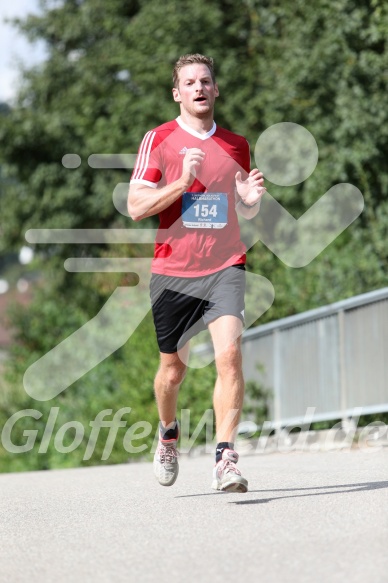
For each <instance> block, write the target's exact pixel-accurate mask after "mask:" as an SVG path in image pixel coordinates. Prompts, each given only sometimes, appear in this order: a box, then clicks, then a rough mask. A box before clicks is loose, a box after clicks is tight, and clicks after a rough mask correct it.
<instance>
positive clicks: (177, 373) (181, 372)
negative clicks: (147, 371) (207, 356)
mask: <svg viewBox="0 0 388 583" xmlns="http://www.w3.org/2000/svg"><path fill="white" fill-rule="evenodd" d="M162 374H163V377H164V380H165V383H166V384H167V385H168V386H170V387H173V386H179V385H180V384H181V383H182V382H183V379H184V378H185V375H186V366H185V365H184V364H183V363H182V364H181V365H179V364H175V365H172V366H168V367H166V368H165V369H164V370H163V371H162Z"/></svg>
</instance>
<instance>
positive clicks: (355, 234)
mask: <svg viewBox="0 0 388 583" xmlns="http://www.w3.org/2000/svg"><path fill="white" fill-rule="evenodd" d="M17 25H18V26H19V28H20V29H21V30H22V31H23V32H24V33H25V34H26V35H27V36H28V38H29V39H30V40H31V41H34V40H38V39H39V40H44V41H45V43H46V47H47V55H48V56H47V59H46V61H45V62H44V63H42V64H41V65H38V66H36V67H34V68H32V69H28V70H25V71H24V73H23V81H22V85H21V87H20V90H19V92H18V96H17V100H16V103H15V104H14V106H13V107H12V108H10V107H8V106H6V105H5V104H3V105H2V106H1V107H0V141H1V153H0V164H1V175H0V197H1V208H2V220H1V228H0V252H2V253H4V252H5V251H7V250H10V249H11V250H12V249H13V250H18V248H19V247H20V246H21V244H22V242H23V237H24V233H25V232H26V231H27V230H28V229H31V228H73V229H85V228H91V229H96V228H113V227H118V228H126V227H131V228H138V227H140V228H144V227H147V226H155V224H156V223H155V219H154V218H151V219H147V220H145V221H142V223H141V224H140V225H139V224H134V223H132V222H130V220H129V218H128V217H126V216H124V215H122V214H119V213H118V212H117V210H116V208H115V206H114V205H113V203H112V193H113V190H114V188H115V186H116V185H117V184H118V183H120V182H121V183H122V182H128V180H129V175H130V170H129V169H128V170H104V169H98V170H96V169H93V168H91V167H90V166H89V165H88V157H89V156H90V155H91V154H95V153H134V152H136V151H137V148H138V145H139V142H140V140H141V138H142V136H143V135H144V133H145V132H146V131H147V130H149V129H150V128H152V127H155V126H156V125H158V124H160V123H163V122H165V121H166V120H168V119H171V118H173V117H175V116H176V115H177V113H178V111H177V108H176V104H175V103H174V102H173V101H172V99H171V72H172V67H173V64H174V62H175V61H176V59H177V58H178V56H179V55H181V54H184V53H188V52H201V53H205V54H210V55H212V56H213V57H214V59H215V63H216V73H217V81H218V84H219V87H220V92H221V95H220V97H219V99H218V101H217V104H216V120H217V123H218V124H219V125H221V126H224V127H227V128H229V129H231V130H233V131H235V132H237V133H241V134H243V135H245V136H246V137H247V139H248V140H249V142H250V144H251V151H252V155H253V153H254V146H255V143H256V140H257V139H258V137H259V135H260V133H261V132H262V131H263V130H265V129H266V128H267V127H269V126H270V125H272V124H274V123H278V122H282V121H292V122H295V123H299V124H301V125H303V126H304V127H306V128H307V129H308V130H309V131H310V132H311V133H312V134H313V136H314V137H315V139H316V141H317V143H318V147H319V155H320V157H319V162H318V166H317V168H316V170H315V171H314V173H313V174H312V175H311V176H310V177H309V178H308V180H306V181H305V182H304V183H303V184H300V185H298V186H296V187H279V186H275V185H271V184H268V185H267V186H268V190H269V191H270V192H271V194H272V195H273V196H275V197H276V198H277V199H278V200H279V201H280V202H281V203H282V204H283V205H284V206H285V207H286V208H287V209H288V210H289V212H291V213H292V214H293V215H294V216H295V217H298V216H301V215H302V214H303V213H304V212H305V211H306V210H307V209H308V208H309V207H310V206H311V204H313V203H314V202H315V201H316V200H318V199H319V198H320V197H321V196H322V195H323V194H324V193H325V192H326V191H327V190H328V189H329V188H330V187H331V186H333V185H334V184H336V183H338V182H350V183H352V184H354V185H356V186H357V187H358V188H359V189H360V190H361V191H362V193H363V194H364V197H365V203H366V206H365V210H364V212H363V213H362V215H361V217H360V218H359V219H357V221H355V222H354V223H353V224H352V225H351V227H350V228H348V229H347V230H346V232H345V233H344V234H343V235H341V236H340V237H339V238H338V239H337V240H336V241H335V242H333V243H332V244H331V245H330V246H329V247H328V248H327V249H325V250H324V251H323V252H322V253H321V254H320V256H319V257H317V259H316V260H315V261H313V262H312V263H311V264H310V265H309V266H308V267H306V268H304V269H291V268H288V267H286V266H285V265H284V264H283V263H282V262H281V261H280V260H279V259H278V258H277V257H275V256H274V255H273V254H272V253H271V252H270V251H269V250H268V249H266V248H265V247H264V245H262V244H261V243H258V244H256V245H255V246H254V248H253V249H252V250H251V251H250V252H249V255H248V267H249V269H251V270H252V271H254V272H256V273H260V274H262V275H264V276H266V277H267V278H268V279H269V280H270V281H271V282H272V284H273V285H274V287H275V292H276V298H275V302H274V304H273V306H272V307H271V308H270V310H268V312H267V313H266V314H264V316H263V317H262V318H261V319H260V323H263V322H266V321H269V320H274V319H276V318H279V317H283V316H288V315H291V314H294V313H297V312H300V311H303V310H306V309H310V308H313V307H317V306H319V305H322V304H326V303H329V302H332V301H337V300H340V299H344V298H346V297H349V296H351V295H354V294H358V293H362V292H366V291H370V290H372V289H375V288H378V287H382V286H385V285H387V261H388V251H387V245H386V240H387V234H388V196H387V195H388V173H387V169H386V160H387V155H388V129H387V128H388V123H387V121H388V120H387V116H388V111H387V108H386V107H385V106H384V105H385V102H386V95H387V83H388V50H387V42H386V39H387V35H388V5H387V4H386V3H385V2H383V0H337V1H336V2H328V1H327V0H317V2H315V3H314V4H311V5H308V4H306V3H305V2H302V0H294V1H293V2H290V1H289V0H286V1H284V0H282V1H280V0H264V1H263V0H260V2H259V0H243V1H242V2H238V3H236V2H232V0H209V1H207V2H205V0H197V1H196V2H189V1H187V0H181V1H180V2H177V1H174V0H166V1H165V2H163V3H162V2H160V1H157V0H138V1H133V0H104V1H103V0H41V14H39V15H31V16H29V17H28V18H27V19H26V20H24V21H19V22H18V23H17ZM68 153H73V154H77V155H79V156H80V157H81V165H80V166H79V167H78V168H75V169H67V168H64V167H63V165H62V164H61V160H62V157H63V156H64V155H65V154H68ZM252 162H253V164H255V163H256V164H257V165H258V167H260V160H257V161H256V162H255V161H254V160H253V159H252ZM35 251H36V253H37V259H36V267H37V268H39V270H40V271H41V273H42V275H43V279H42V283H41V285H40V286H39V288H38V289H37V291H36V293H35V298H34V301H33V304H32V305H31V306H30V307H29V308H28V310H22V309H21V308H20V307H18V308H16V309H15V311H14V314H13V318H12V321H13V326H14V328H15V330H16V333H17V339H16V343H15V346H14V348H13V351H12V354H11V356H10V359H9V362H8V369H7V376H6V377H5V379H4V380H3V381H2V382H3V387H2V397H1V404H0V426H2V425H3V423H5V421H6V420H7V419H9V417H10V416H11V415H12V414H13V413H15V412H17V411H20V410H23V409H36V410H39V411H40V412H41V413H42V416H41V418H39V419H37V420H33V421H32V420H31V418H27V417H26V418H24V419H20V420H19V421H18V422H17V424H15V429H14V434H13V436H14V441H15V443H16V442H17V443H23V442H24V441H25V440H26V437H25V436H23V431H24V430H25V429H32V428H36V429H38V435H37V443H40V442H41V440H42V438H43V432H44V427H45V424H46V422H47V419H48V416H49V412H50V410H51V408H52V407H59V408H60V409H59V414H58V419H57V422H56V426H55V427H56V429H55V430H54V435H55V431H56V430H57V428H58V427H61V426H62V425H63V423H66V422H68V421H76V420H77V421H79V422H80V423H81V424H82V425H83V427H84V430H85V436H84V437H83V440H82V444H81V445H80V446H79V447H78V448H77V449H75V450H74V451H73V452H69V453H68V454H66V455H64V454H59V453H58V452H57V451H56V448H55V446H54V437H53V438H52V440H51V442H50V444H49V445H48V447H47V452H46V453H37V450H38V448H37V447H34V448H33V450H32V451H30V452H26V453H25V454H18V455H16V454H9V453H7V452H6V451H1V450H0V464H1V470H2V471H7V470H8V471H13V470H21V469H36V468H51V467H62V466H73V465H79V464H81V465H82V464H85V465H87V464H94V463H104V462H101V456H102V452H103V450H104V447H105V442H106V438H107V432H108V430H107V429H104V428H103V429H101V434H100V438H99V439H98V440H97V442H96V446H95V453H94V454H93V455H92V457H91V458H90V459H89V460H85V461H84V460H83V459H82V457H83V454H84V451H85V449H86V446H87V442H88V438H89V435H90V432H91V427H90V422H91V421H92V420H93V419H94V418H95V417H96V415H97V414H98V413H99V412H100V411H102V410H103V409H112V411H113V413H112V415H113V414H114V413H115V412H116V411H117V410H119V409H120V408H122V407H131V412H130V413H128V414H125V415H124V417H123V419H124V420H126V421H127V426H126V427H125V428H119V430H118V431H119V433H118V438H117V439H116V441H115V443H114V447H113V452H112V454H111V456H110V457H109V459H108V460H107V461H106V463H116V462H120V461H125V460H126V459H127V458H128V457H130V456H131V457H132V456H135V457H136V455H144V453H141V452H140V453H139V454H132V453H128V452H126V451H125V449H124V448H123V446H122V439H121V438H122V437H123V435H124V433H125V431H126V429H127V428H128V427H129V426H130V425H132V424H133V423H134V422H138V421H141V420H147V421H150V422H151V424H152V426H153V433H154V432H155V431H156V423H157V418H156V408H155V405H154V398H153V390H152V384H153V377H154V374H155V370H156V368H157V366H158V356H157V347H156V342H155V338H154V332H153V328H152V322H151V318H150V316H147V318H146V319H145V320H144V321H143V323H142V324H141V326H140V327H139V329H138V330H137V331H136V333H135V334H134V335H133V336H132V337H131V338H130V339H129V340H128V342H127V343H126V344H125V345H124V346H123V347H122V348H121V349H120V350H118V351H117V352H116V353H114V354H113V355H112V356H111V357H110V358H108V359H106V360H105V361H104V362H102V363H101V364H100V365H99V366H98V367H96V368H95V369H93V370H92V371H90V373H88V374H87V375H85V376H84V377H83V378H82V379H80V380H79V381H77V382H76V383H75V384H74V385H72V386H71V387H70V388H69V389H68V390H67V391H66V392H65V393H63V394H61V395H60V396H58V397H57V398H56V399H53V400H52V401H49V402H36V401H33V400H32V399H30V398H29V397H28V395H27V394H26V393H25V392H24V389H23V387H22V378H23V374H24V372H25V370H26V368H27V367H28V365H29V364H31V363H32V362H34V361H36V360H37V359H38V358H39V357H40V356H42V355H43V354H45V353H46V352H47V351H48V350H50V348H53V347H54V346H55V345H56V344H58V342H60V341H61V339H64V338H66V337H67V336H69V335H70V334H71V333H72V332H74V331H75V330H77V329H78V328H79V327H80V326H81V325H82V324H84V323H86V322H87V321H88V320H89V319H90V318H91V317H93V316H94V315H95V314H96V313H97V312H98V311H99V309H100V308H101V307H102V306H103V304H104V303H105V302H106V301H107V299H108V298H109V296H110V294H111V293H112V292H113V290H114V289H115V287H117V286H118V285H133V282H131V281H130V278H129V279H128V276H127V275H125V274H75V273H68V272H67V271H65V269H64V268H63V261H64V259H65V258H67V257H98V256H101V257H106V256H116V257H118V256H122V257H126V256H128V255H130V256H135V257H136V256H137V257H142V256H144V253H145V252H146V255H148V256H149V254H150V249H149V246H148V247H147V248H145V247H142V246H141V245H138V246H131V248H130V249H128V246H124V245H102V244H99V245H93V246H91V245H87V244H82V245H36V247H35ZM214 378H215V372H214V367H208V368H205V369H199V370H190V371H189V374H188V375H187V378H186V380H185V382H184V384H183V387H182V390H181V396H180V402H179V407H180V408H190V410H191V415H192V420H193V427H195V426H196V423H198V421H199V419H200V418H201V416H202V414H203V412H204V411H205V410H206V409H207V408H210V407H211V395H212V386H213V383H214ZM248 388H249V387H248ZM248 392H249V391H248ZM73 433H74V432H73ZM153 433H151V434H150V435H149V436H148V437H146V438H144V439H143V442H142V440H141V439H139V441H138V443H139V444H141V443H145V444H147V448H148V450H149V446H150V444H151V443H152V440H153ZM65 437H66V439H67V441H66V443H70V442H71V439H72V434H71V430H70V429H69V432H68V434H66V436H65ZM202 437H203V436H202ZM64 443H65V439H64ZM84 446H85V447H84ZM43 449H44V448H43Z"/></svg>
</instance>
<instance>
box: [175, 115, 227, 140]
mask: <svg viewBox="0 0 388 583" xmlns="http://www.w3.org/2000/svg"><path fill="white" fill-rule="evenodd" d="M176 121H177V123H178V125H180V127H181V128H182V130H185V132H187V133H188V134H191V135H192V136H195V137H196V138H199V139H200V140H207V139H208V138H210V137H211V136H212V135H213V134H214V133H215V131H216V129H217V125H216V122H215V121H213V127H212V129H211V130H209V131H208V132H206V134H200V133H199V132H196V131H195V130H193V128H191V127H190V126H188V125H187V123H185V122H184V121H183V120H182V118H181V116H180V115H179V116H178V117H177V118H176Z"/></svg>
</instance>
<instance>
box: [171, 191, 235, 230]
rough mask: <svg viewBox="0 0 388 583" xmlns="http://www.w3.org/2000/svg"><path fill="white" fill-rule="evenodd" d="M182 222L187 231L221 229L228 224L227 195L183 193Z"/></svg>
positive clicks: (218, 193) (217, 193) (219, 193)
mask: <svg viewBox="0 0 388 583" xmlns="http://www.w3.org/2000/svg"><path fill="white" fill-rule="evenodd" d="M182 221H183V225H184V226H185V227H188V228H189V229H223V228H224V227H225V226H226V225H227V224H228V196H227V194H225V193H224V192H206V193H203V192H184V193H183V196H182Z"/></svg>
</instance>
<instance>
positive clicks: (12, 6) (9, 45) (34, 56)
mask: <svg viewBox="0 0 388 583" xmlns="http://www.w3.org/2000/svg"><path fill="white" fill-rule="evenodd" d="M38 12H39V1H38V0H12V1H11V2H7V1H6V0H0V101H7V102H9V103H12V99H13V97H14V96H15V92H16V89H17V83H18V78H19V74H18V71H17V62H18V60H19V61H22V62H23V64H24V65H30V66H32V65H34V64H37V63H39V62H41V61H42V60H44V56H45V52H44V46H43V44H42V43H39V44H38V45H36V44H30V43H29V42H28V41H27V39H26V38H25V37H24V36H23V35H22V34H19V33H18V31H17V29H15V28H14V27H13V26H11V25H10V24H7V23H5V22H4V19H5V18H15V17H18V18H24V17H26V16H27V15H28V14H31V13H38Z"/></svg>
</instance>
